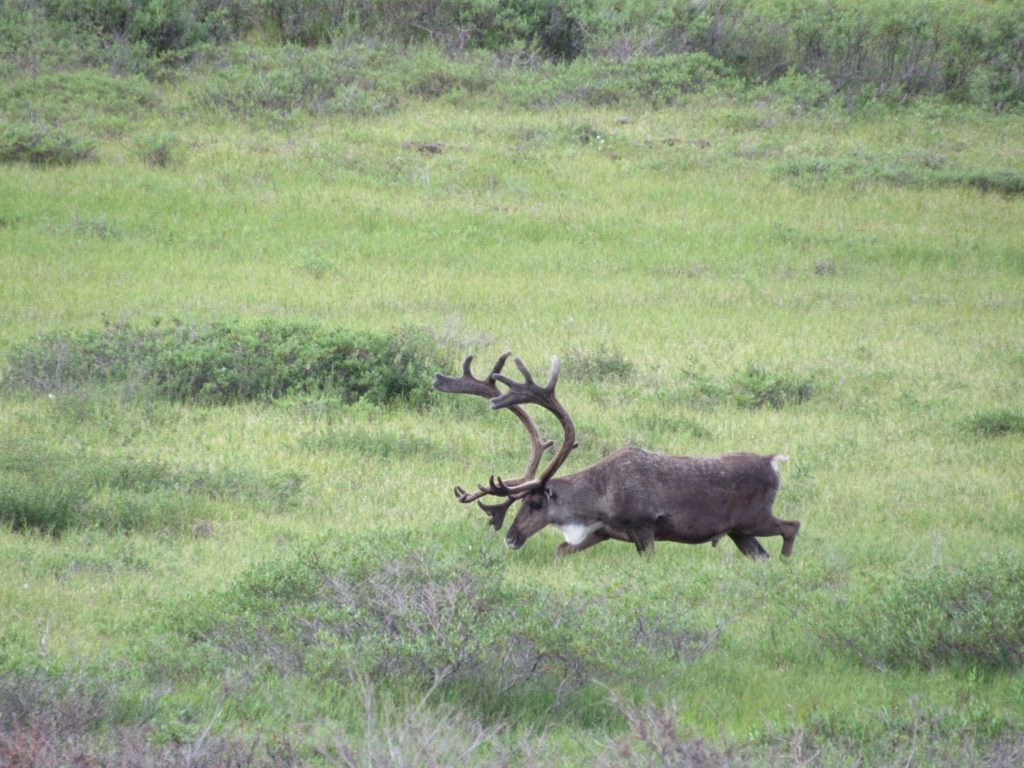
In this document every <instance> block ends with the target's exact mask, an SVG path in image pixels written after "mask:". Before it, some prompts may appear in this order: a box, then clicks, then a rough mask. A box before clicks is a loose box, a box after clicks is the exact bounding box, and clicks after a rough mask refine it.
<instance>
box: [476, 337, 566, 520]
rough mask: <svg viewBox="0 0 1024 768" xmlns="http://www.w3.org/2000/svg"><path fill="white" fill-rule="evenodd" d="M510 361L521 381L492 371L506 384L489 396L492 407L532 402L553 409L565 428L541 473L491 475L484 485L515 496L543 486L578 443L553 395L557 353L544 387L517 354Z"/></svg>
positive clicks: (559, 366)
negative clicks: (517, 477)
mask: <svg viewBox="0 0 1024 768" xmlns="http://www.w3.org/2000/svg"><path fill="white" fill-rule="evenodd" d="M513 362H514V363H515V364H516V368H518V369H519V372H520V373H521V374H523V381H522V382H518V381H515V380H513V379H510V378H509V377H508V376H504V375H502V374H501V372H500V371H495V372H494V373H493V374H492V377H493V378H494V379H495V380H496V381H500V382H501V383H502V384H504V385H505V386H506V387H508V391H507V392H505V393H503V394H501V395H500V396H498V397H492V398H491V408H493V409H495V410H498V409H500V408H508V409H509V410H513V409H517V408H519V407H520V406H521V405H526V404H527V403H533V404H535V405H539V406H540V407H541V408H544V409H546V410H548V411H550V412H551V413H553V414H554V415H555V418H557V419H558V422H559V424H561V425H562V431H563V432H564V437H563V439H562V445H561V447H560V448H559V449H558V453H557V454H555V457H554V458H553V459H552V460H551V462H550V463H549V464H548V465H547V467H545V468H544V471H543V472H541V475H540V477H538V478H527V479H520V480H512V481H508V482H506V481H503V480H502V479H501V478H500V477H498V478H491V482H490V486H489V488H488V489H486V490H487V493H489V494H491V495H494V496H506V497H508V498H509V499H512V500H515V499H521V498H523V497H524V496H526V495H527V494H528V493H530V491H532V490H534V489H535V488H542V487H543V486H544V485H545V484H546V483H547V482H548V480H550V479H551V478H552V477H553V476H554V474H555V472H557V471H558V470H559V468H560V467H561V466H562V464H563V463H564V462H565V460H566V459H567V458H568V457H569V454H570V453H572V451H573V449H574V448H576V447H577V443H576V427H575V425H574V424H573V423H572V419H571V418H570V417H569V412H568V411H566V410H565V408H564V407H563V406H562V404H561V403H560V402H558V398H556V397H555V387H556V386H557V384H558V374H559V373H560V372H561V369H562V364H561V362H560V361H559V359H558V358H557V357H552V358H551V375H550V376H549V377H548V383H547V385H546V386H543V387H542V386H540V385H539V384H537V383H536V382H535V381H534V380H533V376H531V375H530V371H529V370H527V368H526V366H525V365H524V364H523V361H522V360H520V359H519V358H518V357H517V358H515V359H514V360H513ZM502 364H504V360H502ZM480 489H481V490H484V488H483V486H480Z"/></svg>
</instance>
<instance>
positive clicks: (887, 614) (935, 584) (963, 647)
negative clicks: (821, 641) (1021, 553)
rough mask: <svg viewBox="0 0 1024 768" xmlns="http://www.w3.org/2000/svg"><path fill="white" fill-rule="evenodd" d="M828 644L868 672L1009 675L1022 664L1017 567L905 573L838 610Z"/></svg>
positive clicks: (1022, 573)
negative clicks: (1004, 672) (947, 670)
mask: <svg viewBox="0 0 1024 768" xmlns="http://www.w3.org/2000/svg"><path fill="white" fill-rule="evenodd" d="M827 638H828V639H829V640H830V642H831V643H832V645H833V646H834V647H835V648H836V649H837V650H840V651H842V652H844V653H852V654H853V655H854V656H856V658H858V659H859V660H861V661H862V662H864V663H865V664H868V665H870V666H873V667H877V668H883V669H906V668H911V669H913V668H917V669H925V670H932V669H935V668H937V667H944V666H945V667H955V668H959V669H966V670H971V669H978V670H1008V669H1017V668H1019V667H1021V666H1022V665H1024V564H1022V563H1021V562H1020V561H1019V560H1011V559H1000V560H992V561H986V562H982V563H979V564H977V565H974V566H971V567H968V568H956V569H939V568H932V569H928V570H925V571H924V572H921V573H913V574H904V575H903V576H902V577H901V578H899V579H898V580H896V581H893V582H892V583H889V584H886V585H883V586H876V587H873V588H872V589H871V590H870V591H869V592H868V593H866V594H863V595H859V596H858V597H857V599H856V600H850V601H849V602H848V603H847V604H845V605H843V606H841V610H840V611H839V614H838V618H837V620H836V621H835V623H834V624H833V625H832V627H831V628H830V629H829V630H828V631H827Z"/></svg>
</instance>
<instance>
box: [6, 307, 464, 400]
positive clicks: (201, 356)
mask: <svg viewBox="0 0 1024 768" xmlns="http://www.w3.org/2000/svg"><path fill="white" fill-rule="evenodd" d="M440 358H441V352H440V350H439V349H438V347H437V345H436V343H435V342H433V340H432V339H430V338H429V337H428V336H427V335H426V334H424V333H421V332H416V331H402V332H398V333H393V334H389V335H386V336H379V335H373V334H357V333H351V332H348V331H343V330H335V331H328V330H324V329H322V328H319V327H316V326H312V325H302V324H296V323H281V322H277V321H271V320H264V321H261V322H257V323H252V324H245V323H215V324H213V325H209V326H190V325H184V324H178V325H175V326H174V327H159V326H154V327H150V328H136V327H133V326H130V325H127V324H111V323H108V324H106V325H105V326H104V328H103V329H101V330H97V331H84V332H79V333H75V334H69V333H63V332H57V333H53V334H50V335H48V336H44V337H42V338H40V339H38V340H36V341H34V342H30V343H27V344H23V345H20V346H18V347H16V348H15V349H14V350H13V351H12V352H11V353H10V355H9V357H8V369H7V372H6V374H5V376H4V381H5V383H6V385H7V386H10V387H15V388H23V389H28V390H30V391H33V392H37V393H51V392H58V391H62V390H68V389H73V388H76V387H82V386H87V385H97V384H100V385H103V384H121V385H122V386H126V387H138V386H140V385H143V386H146V387H149V388H151V389H152V390H153V391H154V392H155V393H156V394H157V395H158V396H160V397H164V398H168V399H170V400H176V401H195V402H201V403H207V404H225V403H234V402H240V401H246V400H266V401H270V400H274V399H276V398H280V397H283V396H285V395H298V394H302V395H323V396H328V397H334V398H340V399H342V400H345V401H354V400H358V399H360V398H366V399H368V400H370V401H371V402H377V403H385V402H392V401H394V400H406V401H415V402H419V401H422V400H423V399H425V398H426V397H427V396H428V394H429V392H430V390H429V384H430V375H431V373H432V372H433V371H434V370H436V369H437V368H438V367H442V366H443V364H444V362H445V361H443V360H441V359H440Z"/></svg>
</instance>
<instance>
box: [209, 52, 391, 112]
mask: <svg viewBox="0 0 1024 768" xmlns="http://www.w3.org/2000/svg"><path fill="white" fill-rule="evenodd" d="M385 56H386V54H379V53H376V52H374V51H372V50H370V49H369V48H363V47H358V46H353V47H351V48H346V49H336V48H318V49H313V50H308V49H305V48H299V47H296V46H284V47H282V48H279V49H268V50H263V49H252V48H242V47H233V48H231V49H230V50H228V51H227V52H226V55H225V61H224V62H223V65H222V66H221V67H220V68H219V69H218V70H217V71H216V72H215V73H214V74H213V75H212V76H211V77H210V78H209V79H207V80H204V82H203V84H202V86H201V89H200V92H199V94H198V98H197V101H198V102H199V103H200V104H201V105H203V106H205V107H207V108H210V109H217V110H219V109H227V110H229V111H230V112H231V113H233V114H236V115H241V116H244V117H248V118H260V117H264V116H266V115H267V114H270V115H276V116H280V117H287V116H289V115H291V114H293V113H297V112H304V113H307V114H312V115H319V114H347V115H371V114H380V113H385V112H388V111H390V110H392V109H394V107H395V106H396V105H397V103H398V95H397V93H396V92H394V91H390V90H388V89H387V88H384V87H381V86H380V85H379V83H378V80H379V79H380V78H381V76H382V73H384V72H386V71H387V70H388V63H387V61H386V59H385Z"/></svg>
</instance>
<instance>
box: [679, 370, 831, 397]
mask: <svg viewBox="0 0 1024 768" xmlns="http://www.w3.org/2000/svg"><path fill="white" fill-rule="evenodd" d="M813 394H814V382H813V381H812V380H811V379H810V378H809V377H805V376H801V375H798V374H794V373H786V372H781V371H771V370H768V369H767V368H762V367H761V366H759V365H757V364H755V363H749V364H748V365H747V367H746V368H744V369H743V370H741V371H736V372H735V373H733V374H731V375H729V376H726V377H717V376H710V375H708V374H704V373H697V372H690V373H688V374H686V376H685V380H684V382H683V384H682V385H681V386H680V387H679V388H678V389H677V390H675V391H673V392H666V393H664V396H665V397H666V398H669V399H677V398H681V399H683V400H688V401H690V402H692V403H693V404H695V405H698V406H711V407H713V406H716V405H718V404H719V403H722V402H729V403H732V404H734V405H737V406H739V407H741V408H783V407H786V406H788V405H798V404H800V403H803V402H805V401H807V400H809V399H810V398H811V396H812V395H813Z"/></svg>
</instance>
